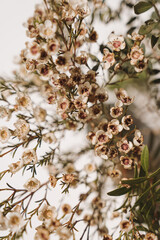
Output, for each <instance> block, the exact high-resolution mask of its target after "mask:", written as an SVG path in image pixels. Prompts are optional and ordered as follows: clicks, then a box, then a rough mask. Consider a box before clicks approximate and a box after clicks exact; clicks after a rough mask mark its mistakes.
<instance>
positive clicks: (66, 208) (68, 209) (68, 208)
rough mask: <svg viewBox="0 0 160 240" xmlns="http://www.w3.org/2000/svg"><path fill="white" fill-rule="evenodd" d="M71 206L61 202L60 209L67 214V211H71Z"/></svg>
mask: <svg viewBox="0 0 160 240" xmlns="http://www.w3.org/2000/svg"><path fill="white" fill-rule="evenodd" d="M71 210H72V209H71V206H70V205H69V204H67V203H65V204H63V205H62V211H63V213H64V214H68V213H71Z"/></svg>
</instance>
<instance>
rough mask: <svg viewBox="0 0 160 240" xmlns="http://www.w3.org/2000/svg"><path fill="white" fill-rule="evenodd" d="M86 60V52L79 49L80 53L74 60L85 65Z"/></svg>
mask: <svg viewBox="0 0 160 240" xmlns="http://www.w3.org/2000/svg"><path fill="white" fill-rule="evenodd" d="M87 60H88V53H87V52H85V51H81V55H80V56H78V57H76V62H77V63H78V64H80V65H83V64H84V65H86V64H87Z"/></svg>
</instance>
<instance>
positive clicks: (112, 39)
mask: <svg viewBox="0 0 160 240" xmlns="http://www.w3.org/2000/svg"><path fill="white" fill-rule="evenodd" d="M107 45H108V47H109V48H111V49H112V50H113V51H117V52H119V51H120V50H123V49H124V48H125V46H126V44H125V41H124V37H123V36H122V35H120V36H117V35H115V34H113V33H111V34H110V35H109V42H108V43H107Z"/></svg>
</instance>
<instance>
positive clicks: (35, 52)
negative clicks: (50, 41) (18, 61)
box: [24, 42, 40, 60]
mask: <svg viewBox="0 0 160 240" xmlns="http://www.w3.org/2000/svg"><path fill="white" fill-rule="evenodd" d="M26 47H27V49H26V50H25V51H24V56H25V57H26V58H27V59H34V60H36V59H38V58H39V57H40V45H39V44H38V43H36V42H26Z"/></svg>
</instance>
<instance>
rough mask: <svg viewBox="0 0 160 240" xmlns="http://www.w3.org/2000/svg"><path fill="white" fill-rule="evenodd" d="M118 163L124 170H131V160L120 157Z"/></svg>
mask: <svg viewBox="0 0 160 240" xmlns="http://www.w3.org/2000/svg"><path fill="white" fill-rule="evenodd" d="M120 162H121V164H122V165H123V167H124V168H125V169H131V168H132V164H133V160H132V159H131V158H129V157H126V156H121V157H120Z"/></svg>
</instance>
